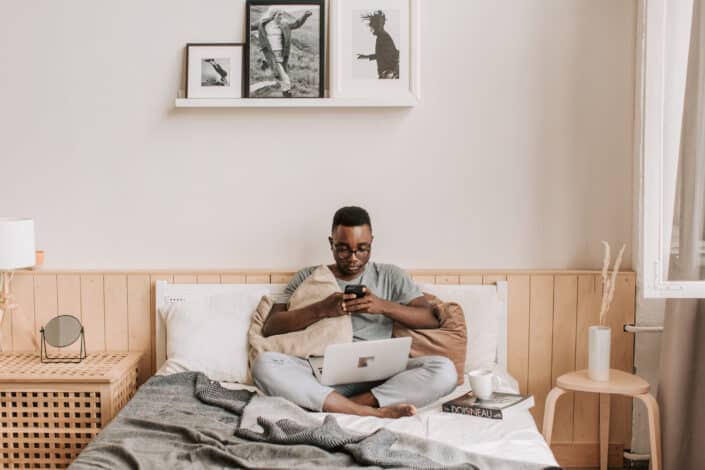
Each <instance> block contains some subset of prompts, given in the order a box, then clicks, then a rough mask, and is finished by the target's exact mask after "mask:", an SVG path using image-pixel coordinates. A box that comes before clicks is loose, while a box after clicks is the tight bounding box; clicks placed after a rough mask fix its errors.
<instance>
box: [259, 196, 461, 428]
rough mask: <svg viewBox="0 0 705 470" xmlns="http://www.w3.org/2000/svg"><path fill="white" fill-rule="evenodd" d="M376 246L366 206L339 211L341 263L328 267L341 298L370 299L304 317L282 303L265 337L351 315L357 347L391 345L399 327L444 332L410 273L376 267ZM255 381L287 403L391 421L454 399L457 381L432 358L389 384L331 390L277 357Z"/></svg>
mask: <svg viewBox="0 0 705 470" xmlns="http://www.w3.org/2000/svg"><path fill="white" fill-rule="evenodd" d="M372 240H373V237H372V224H371V222H370V216H369V215H368V213H367V211H365V210H364V209H362V208H360V207H343V208H341V209H339V210H338V211H337V212H336V213H335V216H334V217H333V227H332V233H331V236H330V237H329V238H328V241H329V244H330V248H331V251H332V253H333V259H334V260H335V263H334V264H331V265H329V268H330V269H331V271H332V272H333V274H334V275H335V277H336V280H337V281H338V285H339V287H340V289H341V291H344V290H345V286H347V285H352V284H354V285H360V284H363V285H365V286H366V293H365V296H364V297H362V298H359V299H356V298H355V294H343V293H342V292H337V293H334V294H331V295H330V296H328V297H327V298H325V299H323V300H321V301H319V302H317V303H314V304H312V305H310V306H308V307H305V308H301V309H297V310H287V305H286V304H284V303H281V304H275V305H274V306H273V307H272V310H271V312H270V314H269V316H268V317H267V321H266V322H265V324H264V327H263V330H262V332H263V334H264V335H265V336H270V335H278V334H283V333H289V332H291V331H297V330H301V329H304V328H306V327H307V326H309V325H311V324H312V323H315V322H316V321H318V320H320V319H323V318H328V317H336V316H341V315H350V316H351V320H352V325H353V336H354V340H355V341H366V340H377V339H386V338H390V337H391V336H392V326H393V323H394V321H397V322H400V323H402V324H404V325H406V326H408V327H410V328H438V326H439V322H438V319H437V318H436V317H435V315H434V314H433V311H432V308H431V305H430V304H429V303H428V302H427V301H426V299H425V298H424V297H423V294H422V293H421V291H420V290H419V288H418V286H417V285H416V284H415V283H414V281H412V279H411V277H410V276H409V275H408V274H407V273H405V272H404V271H403V270H401V269H400V268H398V267H396V266H394V265H391V264H379V263H373V262H369V259H370V253H371V250H372ZM314 269H315V267H309V268H305V269H302V270H301V271H299V272H298V273H296V275H295V276H294V277H293V279H292V280H291V281H290V282H289V285H288V286H287V288H286V293H287V294H288V295H289V296H290V295H291V294H292V293H293V292H294V291H295V290H296V288H297V287H298V286H299V285H300V284H301V283H302V282H303V281H304V280H305V279H306V278H307V277H308V276H309V275H310V274H311V273H312V272H313V271H314ZM252 374H253V378H254V382H255V384H256V385H257V386H258V387H259V388H260V390H262V391H263V392H265V393H266V394H267V395H274V396H282V397H284V398H287V399H289V400H290V401H293V402H294V403H296V404H298V405H300V406H302V407H304V408H308V409H311V410H315V411H326V412H331V413H348V414H355V415H361V416H379V417H384V418H399V417H402V416H411V415H414V414H415V413H416V407H417V406H423V405H426V404H428V403H431V402H433V401H435V400H436V399H438V398H440V397H442V396H444V395H446V394H448V393H450V392H451V391H452V390H453V388H454V387H455V385H456V381H457V377H458V376H457V372H456V370H455V367H454V366H453V363H452V362H451V361H450V360H449V359H448V358H446V357H441V356H426V357H418V358H414V359H410V360H409V361H408V364H407V368H406V370H405V371H402V372H400V373H399V374H397V375H395V376H393V377H391V378H389V379H388V380H386V381H381V382H366V383H357V384H347V385H336V386H334V387H328V386H324V385H321V383H320V382H319V381H318V380H317V379H316V377H315V376H314V374H313V371H312V370H311V366H310V365H309V363H308V361H306V360H304V359H301V358H297V357H292V356H288V355H285V354H280V353H276V352H265V353H262V354H260V355H259V356H258V357H257V359H256V360H255V362H254V364H253V370H252Z"/></svg>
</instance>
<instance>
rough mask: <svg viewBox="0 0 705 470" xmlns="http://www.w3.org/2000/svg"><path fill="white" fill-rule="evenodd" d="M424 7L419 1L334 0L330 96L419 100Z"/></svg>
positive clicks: (331, 6) (331, 7)
mask: <svg viewBox="0 0 705 470" xmlns="http://www.w3.org/2000/svg"><path fill="white" fill-rule="evenodd" d="M420 9H421V2H420V0H331V3H330V16H331V26H330V47H331V54H330V55H331V65H330V95H331V97H334V98H352V99H355V98H358V99H361V98H378V99H392V100H393V99H401V100H412V101H416V100H419V99H420V98H421V57H420V43H421V38H420V34H421V27H420V26H421V25H420V20H421V11H420ZM379 38H381V39H379ZM377 49H379V50H377ZM395 50H396V57H395V54H394V51H395ZM377 54H379V55H380V57H382V58H383V60H378V59H377V57H376V56H377ZM395 59H396V60H395Z"/></svg>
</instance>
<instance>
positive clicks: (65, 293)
mask: <svg viewBox="0 0 705 470" xmlns="http://www.w3.org/2000/svg"><path fill="white" fill-rule="evenodd" d="M56 295H57V305H58V310H57V311H58V314H59V315H73V316H74V317H76V318H78V319H79V320H81V323H83V316H82V312H81V276H80V275H79V274H58V275H57V276H56ZM61 351H62V352H66V353H71V354H73V353H78V352H80V351H81V342H80V340H79V341H76V342H75V343H74V344H72V345H71V346H68V347H66V348H63V349H62V350H61Z"/></svg>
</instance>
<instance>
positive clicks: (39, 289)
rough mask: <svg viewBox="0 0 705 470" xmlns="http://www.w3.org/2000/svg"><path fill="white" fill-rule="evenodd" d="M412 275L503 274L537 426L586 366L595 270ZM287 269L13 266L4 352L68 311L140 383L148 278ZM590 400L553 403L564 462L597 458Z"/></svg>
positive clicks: (616, 417) (623, 422)
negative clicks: (135, 363) (125, 362)
mask: <svg viewBox="0 0 705 470" xmlns="http://www.w3.org/2000/svg"><path fill="white" fill-rule="evenodd" d="M410 272H411V273H412V275H413V277H414V279H416V280H417V282H419V283H436V284H493V283H496V282H497V281H507V285H508V296H507V297H508V305H507V312H508V328H507V338H508V340H507V365H508V370H509V372H510V374H512V376H514V377H515V378H516V379H517V380H518V382H519V386H520V389H521V391H522V392H523V393H531V394H533V395H534V398H535V401H536V406H535V407H534V409H533V410H532V413H533V415H534V418H535V419H536V422H537V423H538V425H539V427H540V423H541V422H542V420H543V413H544V406H545V398H546V395H547V394H548V391H549V390H550V389H551V388H552V387H553V386H554V385H555V382H556V378H557V377H558V376H559V375H561V374H564V373H566V372H569V371H572V370H576V369H583V368H586V367H587V329H588V327H589V326H591V325H595V324H597V323H598V314H599V307H600V299H601V295H602V290H601V289H602V288H601V279H600V273H599V272H598V271H566V270H555V271H550V270H544V271H497V270H493V271H480V270H472V271H469V270H411V271H410ZM292 274H293V273H291V272H281V271H262V270H238V271H218V272H215V271H204V272H173V271H170V272H164V271H145V272H125V271H120V272H115V271H112V272H67V271H36V272H32V271H23V272H18V273H16V274H15V279H14V281H13V292H14V294H15V300H16V304H17V305H18V308H17V310H15V311H14V312H13V313H12V315H6V316H5V321H4V322H3V324H2V325H0V345H2V348H3V351H14V352H20V351H38V348H37V345H38V336H39V328H40V327H41V326H42V325H44V324H46V322H47V321H48V320H49V319H50V318H51V317H54V316H56V315H58V314H72V315H75V316H77V317H79V318H80V319H81V321H82V322H83V324H84V326H85V329H86V347H87V350H88V351H89V352H99V351H128V350H129V351H142V352H144V353H145V354H144V356H143V362H142V364H141V367H140V374H141V376H140V383H142V382H144V381H145V380H146V379H147V378H148V377H150V376H151V375H152V374H153V373H154V371H155V365H156V358H155V353H156V348H155V331H154V329H155V328H154V324H155V323H154V321H155V312H154V307H153V306H154V295H155V294H154V283H155V282H156V281H157V280H165V281H169V282H173V283H208V284H218V283H256V284H270V283H272V284H278V283H285V282H287V281H288V279H289V278H290V277H291V275H292ZM635 285H636V276H635V274H634V273H633V272H622V273H620V274H619V276H618V281H617V286H616V292H615V298H614V301H613V304H612V309H611V311H610V314H609V324H610V326H611V327H612V367H613V368H615V369H621V370H624V371H627V372H632V371H633V363H634V337H633V336H632V335H631V334H629V333H625V332H624V331H623V325H624V324H626V323H633V322H634V312H635V295H636V288H635ZM598 414H599V413H598V401H597V398H596V397H595V396H592V395H590V394H583V393H575V394H574V395H572V396H567V397H565V398H563V399H562V400H561V401H560V402H559V404H558V407H557V410H556V421H555V425H554V431H553V444H552V446H551V448H552V450H553V452H554V453H555V455H556V458H557V460H558V462H559V463H560V464H561V465H563V466H565V467H573V466H578V467H591V466H597V465H598V462H599V449H598V442H599V439H598V429H599V421H598ZM611 416H612V419H611V420H610V440H611V443H610V458H611V460H610V462H611V465H612V464H614V465H621V462H622V455H621V454H622V450H623V449H624V448H625V447H629V445H630V443H631V424H632V400H631V399H629V398H626V397H620V398H619V399H617V398H615V399H613V400H612V406H611Z"/></svg>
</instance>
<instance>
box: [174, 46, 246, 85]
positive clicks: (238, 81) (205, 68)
mask: <svg viewBox="0 0 705 470" xmlns="http://www.w3.org/2000/svg"><path fill="white" fill-rule="evenodd" d="M242 62H243V45H242V44H239V43H223V44H218V43H215V44H187V45H186V97H187V98H242Z"/></svg>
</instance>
